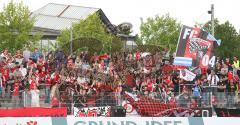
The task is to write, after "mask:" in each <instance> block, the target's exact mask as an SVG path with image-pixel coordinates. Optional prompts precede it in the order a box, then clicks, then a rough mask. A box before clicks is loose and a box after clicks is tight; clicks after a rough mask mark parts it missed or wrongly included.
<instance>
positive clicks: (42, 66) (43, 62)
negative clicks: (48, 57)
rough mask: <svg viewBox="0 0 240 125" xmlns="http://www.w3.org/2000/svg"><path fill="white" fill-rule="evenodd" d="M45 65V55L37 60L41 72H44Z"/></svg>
mask: <svg viewBox="0 0 240 125" xmlns="http://www.w3.org/2000/svg"><path fill="white" fill-rule="evenodd" d="M44 67H45V61H44V59H43V57H42V56H40V57H39V59H38V61H37V69H38V70H39V72H42V70H43V68H44Z"/></svg>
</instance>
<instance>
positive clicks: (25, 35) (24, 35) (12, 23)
mask: <svg viewBox="0 0 240 125" xmlns="http://www.w3.org/2000/svg"><path fill="white" fill-rule="evenodd" d="M33 25H34V18H33V17H31V15H30V11H29V9H28V7H26V6H24V5H23V3H13V1H11V2H10V3H9V4H8V5H7V6H5V7H4V8H3V11H2V12H0V44H1V46H0V49H1V50H3V49H5V48H7V49H9V50H10V51H12V52H13V51H15V50H17V49H22V48H23V47H24V46H26V45H28V46H29V45H36V41H38V40H39V39H40V38H41V34H40V33H37V34H35V35H33V34H30V33H31V31H32V29H33Z"/></svg>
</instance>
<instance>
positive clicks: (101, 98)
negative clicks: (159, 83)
mask: <svg viewBox="0 0 240 125" xmlns="http://www.w3.org/2000/svg"><path fill="white" fill-rule="evenodd" d="M34 94H36V93H34V92H31V91H22V92H20V93H19V94H18V95H17V96H16V95H15V96H14V95H13V94H12V93H5V97H1V98H0V108H3V109H13V108H19V107H49V108H50V107H68V110H69V114H70V113H73V109H74V107H77V108H87V107H104V106H123V102H128V103H133V102H131V101H129V99H128V97H126V95H125V94H124V93H99V94H96V93H90V94H89V93H88V94H85V95H82V94H77V93H75V92H74V91H72V92H66V91H62V92H59V95H58V96H56V97H54V98H51V97H50V96H51V92H50V90H46V89H40V90H39V95H34ZM131 94H132V95H135V96H134V97H132V101H135V102H136V101H139V100H141V99H142V100H144V98H148V99H151V100H148V99H145V100H144V101H145V102H148V101H153V102H157V103H161V104H174V105H176V107H182V108H189V107H193V108H196V107H198V108H209V107H213V106H215V107H219V108H240V95H239V94H238V93H236V92H216V93H212V92H202V93H200V94H199V96H195V95H193V93H192V92H191V91H189V92H182V93H180V94H179V93H178V94H174V93H170V94H169V93H164V92H152V93H147V94H139V93H138V94H134V93H131ZM36 96H37V97H38V98H35V97H36ZM144 101H142V102H144ZM147 104H149V105H151V103H146V104H145V105H147Z"/></svg>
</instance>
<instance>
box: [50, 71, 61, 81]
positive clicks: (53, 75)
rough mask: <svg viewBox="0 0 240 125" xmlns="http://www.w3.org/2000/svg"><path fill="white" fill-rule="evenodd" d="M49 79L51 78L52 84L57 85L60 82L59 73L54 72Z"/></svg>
mask: <svg viewBox="0 0 240 125" xmlns="http://www.w3.org/2000/svg"><path fill="white" fill-rule="evenodd" d="M51 78H52V81H53V82H54V83H59V82H60V74H59V71H58V70H56V71H55V72H54V73H53V74H52V76H51Z"/></svg>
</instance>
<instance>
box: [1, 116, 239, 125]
mask: <svg viewBox="0 0 240 125" xmlns="http://www.w3.org/2000/svg"><path fill="white" fill-rule="evenodd" d="M239 123H240V118H239V117H207V118H206V117H108V118H104V117H82V118H76V117H74V116H68V117H61V118H54V117H11V118H10V117H5V118H0V125H239Z"/></svg>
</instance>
